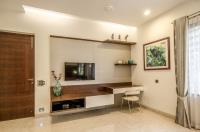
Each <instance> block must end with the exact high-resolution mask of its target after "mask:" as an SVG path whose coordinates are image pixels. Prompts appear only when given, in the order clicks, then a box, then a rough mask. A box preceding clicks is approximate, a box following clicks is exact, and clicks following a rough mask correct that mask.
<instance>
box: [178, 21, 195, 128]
mask: <svg viewBox="0 0 200 132" xmlns="http://www.w3.org/2000/svg"><path fill="white" fill-rule="evenodd" d="M187 25H188V19H187V17H182V18H180V19H177V20H175V21H174V52H175V71H176V92H177V108H176V120H175V122H176V123H178V124H180V125H182V126H184V127H189V128H191V123H190V118H189V103H188V81H187V80H186V79H187V76H188V74H187V73H188V72H186V71H187V68H186V67H187V62H186V61H187V29H188V27H187Z"/></svg>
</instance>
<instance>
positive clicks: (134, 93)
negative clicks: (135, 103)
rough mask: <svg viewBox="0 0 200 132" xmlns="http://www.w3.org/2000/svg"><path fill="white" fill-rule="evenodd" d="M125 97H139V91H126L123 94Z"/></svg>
mask: <svg viewBox="0 0 200 132" xmlns="http://www.w3.org/2000/svg"><path fill="white" fill-rule="evenodd" d="M125 95H126V96H133V95H137V96H138V95H140V90H131V91H126V92H125Z"/></svg>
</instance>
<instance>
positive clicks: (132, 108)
mask: <svg viewBox="0 0 200 132" xmlns="http://www.w3.org/2000/svg"><path fill="white" fill-rule="evenodd" d="M131 103H132V110H133V111H134V105H133V101H132V102H131Z"/></svg>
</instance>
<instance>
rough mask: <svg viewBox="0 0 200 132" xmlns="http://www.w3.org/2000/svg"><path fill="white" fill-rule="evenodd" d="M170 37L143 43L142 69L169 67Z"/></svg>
mask: <svg viewBox="0 0 200 132" xmlns="http://www.w3.org/2000/svg"><path fill="white" fill-rule="evenodd" d="M169 43H170V38H169V37H168V38H163V39H160V40H157V41H154V42H151V43H147V44H144V47H143V48H144V70H160V69H170V48H169V47H170V45H169Z"/></svg>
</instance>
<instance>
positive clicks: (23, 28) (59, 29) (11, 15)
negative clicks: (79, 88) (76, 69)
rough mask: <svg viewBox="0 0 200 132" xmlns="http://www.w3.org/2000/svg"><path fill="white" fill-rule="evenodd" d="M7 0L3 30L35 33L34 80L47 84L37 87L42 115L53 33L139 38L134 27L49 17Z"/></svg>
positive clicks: (46, 103) (46, 101)
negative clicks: (117, 35)
mask: <svg viewBox="0 0 200 132" xmlns="http://www.w3.org/2000/svg"><path fill="white" fill-rule="evenodd" d="M7 1H9V2H10V3H11V4H12V5H11V6H8V7H9V8H6V9H5V8H2V9H0V18H1V20H0V30H8V31H17V32H28V33H34V34H35V82H37V80H40V79H41V80H45V81H46V85H45V86H43V87H38V86H37V85H36V86H35V114H36V115H37V114H40V113H39V111H38V108H39V107H44V108H45V111H44V113H49V111H50V93H49V92H50V89H49V88H50V53H49V51H50V38H49V35H50V34H54V35H61V36H71V37H82V38H90V39H97V40H104V39H107V38H109V37H110V35H111V34H112V33H120V34H121V35H125V34H129V35H130V40H132V41H135V40H136V38H137V36H136V31H137V29H136V28H135V27H128V26H123V25H118V24H113V23H106V22H98V21H88V20H82V19H78V18H63V17H57V16H51V15H49V16H48V15H47V14H43V13H37V14H34V13H32V12H28V13H25V12H24V11H22V10H21V8H22V4H20V3H17V1H13V0H6V1H3V2H7ZM2 4H5V3H2ZM7 5H9V3H8V4H7ZM15 6H18V7H17V8H16V7H15Z"/></svg>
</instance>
